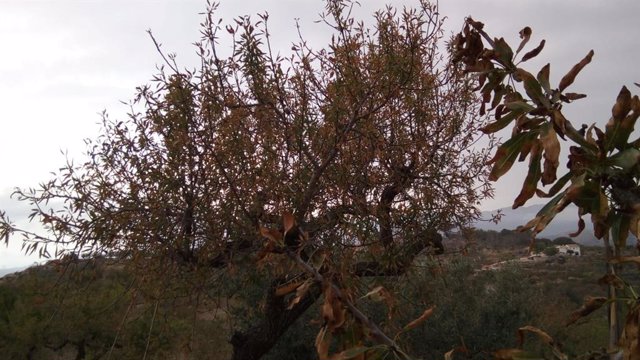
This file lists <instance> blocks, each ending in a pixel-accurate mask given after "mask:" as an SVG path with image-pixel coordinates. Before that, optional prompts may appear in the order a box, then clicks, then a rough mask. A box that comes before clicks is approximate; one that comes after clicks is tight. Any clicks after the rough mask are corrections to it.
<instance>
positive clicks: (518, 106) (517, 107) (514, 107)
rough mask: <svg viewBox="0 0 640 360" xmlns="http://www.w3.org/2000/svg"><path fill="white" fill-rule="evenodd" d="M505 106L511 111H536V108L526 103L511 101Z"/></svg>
mask: <svg viewBox="0 0 640 360" xmlns="http://www.w3.org/2000/svg"><path fill="white" fill-rule="evenodd" d="M504 106H505V107H506V108H507V109H509V110H511V111H522V112H523V113H527V112H529V111H531V110H534V109H535V107H533V106H531V105H530V104H529V103H527V102H526V101H510V102H508V103H506V104H504Z"/></svg>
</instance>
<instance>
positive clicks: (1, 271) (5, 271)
mask: <svg viewBox="0 0 640 360" xmlns="http://www.w3.org/2000/svg"><path fill="white" fill-rule="evenodd" d="M26 268H28V266H22V267H14V268H1V269H0V278H1V277H3V276H5V275H9V274H13V273H15V272H19V271H22V270H24V269H26Z"/></svg>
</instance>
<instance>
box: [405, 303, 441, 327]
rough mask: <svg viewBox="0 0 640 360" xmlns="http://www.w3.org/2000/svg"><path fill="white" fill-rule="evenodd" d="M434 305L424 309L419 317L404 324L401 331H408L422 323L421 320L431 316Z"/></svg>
mask: <svg viewBox="0 0 640 360" xmlns="http://www.w3.org/2000/svg"><path fill="white" fill-rule="evenodd" d="M435 308H436V307H435V306H432V307H430V308H428V309H427V310H425V311H424V312H423V313H422V315H420V317H418V318H417V319H415V320H413V321H412V322H410V323H408V324H407V325H405V326H404V328H403V331H409V330H411V329H414V328H416V327H417V326H418V325H420V324H422V323H423V322H425V321H426V320H427V319H428V318H430V317H431V315H433V311H434V309H435Z"/></svg>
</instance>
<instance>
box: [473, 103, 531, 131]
mask: <svg viewBox="0 0 640 360" xmlns="http://www.w3.org/2000/svg"><path fill="white" fill-rule="evenodd" d="M532 108H533V107H532ZM525 113H526V111H525V110H512V111H510V112H508V113H507V114H506V115H502V117H500V119H498V120H496V121H494V122H492V123H489V124H488V125H486V126H485V127H483V128H482V129H480V130H481V131H482V132H483V133H485V134H493V133H495V132H498V131H500V130H502V129H504V128H505V127H506V126H507V125H509V124H511V122H513V120H515V119H517V118H518V117H520V116H521V115H523V114H525Z"/></svg>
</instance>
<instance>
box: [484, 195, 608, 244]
mask: <svg viewBox="0 0 640 360" xmlns="http://www.w3.org/2000/svg"><path fill="white" fill-rule="evenodd" d="M543 206H544V204H538V205H530V206H524V207H520V208H518V209H515V210H513V209H511V208H501V209H496V210H492V211H483V212H482V219H485V220H486V219H491V217H492V214H495V213H496V212H497V211H498V210H500V211H501V212H502V219H501V220H500V222H499V223H497V224H496V223H493V222H491V221H478V222H477V223H476V224H475V225H474V226H475V227H476V228H477V229H482V230H495V231H500V230H502V229H508V230H515V229H516V228H517V227H518V226H520V225H524V224H526V223H527V222H528V221H529V220H531V219H533V218H534V217H535V216H536V214H537V213H538V212H539V211H540V210H541V209H542V207H543ZM584 221H585V222H586V223H587V226H586V228H585V229H584V231H582V233H581V234H580V235H579V236H577V237H576V238H573V240H574V241H575V242H577V243H579V244H582V245H588V246H600V245H602V241H601V240H598V239H596V238H595V236H593V232H592V229H591V226H590V225H591V223H590V221H591V219H590V218H589V216H585V217H584ZM576 230H578V208H576V207H575V206H574V205H573V204H571V205H569V206H567V208H566V209H565V210H564V211H563V212H561V213H559V214H558V215H556V217H555V218H554V219H553V221H551V223H549V225H547V228H546V229H545V230H544V231H543V232H541V233H540V234H539V235H538V237H542V238H548V239H551V240H553V239H555V238H558V237H561V236H569V234H570V233H572V232H575V231H576Z"/></svg>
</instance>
